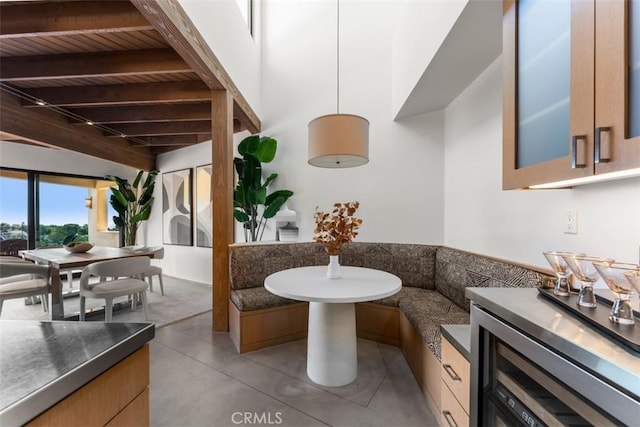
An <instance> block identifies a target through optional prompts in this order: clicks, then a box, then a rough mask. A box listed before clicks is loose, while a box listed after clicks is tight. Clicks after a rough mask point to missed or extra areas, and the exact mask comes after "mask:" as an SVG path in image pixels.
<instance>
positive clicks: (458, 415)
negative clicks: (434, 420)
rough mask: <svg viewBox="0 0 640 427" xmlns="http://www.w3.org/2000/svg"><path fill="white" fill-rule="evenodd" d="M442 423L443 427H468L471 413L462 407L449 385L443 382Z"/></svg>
mask: <svg viewBox="0 0 640 427" xmlns="http://www.w3.org/2000/svg"><path fill="white" fill-rule="evenodd" d="M441 393H442V396H441V402H440V406H441V409H440V424H441V425H442V426H443V427H468V426H469V415H467V413H466V412H465V410H464V409H462V406H460V403H458V400H457V399H456V398H455V397H454V396H453V393H452V392H451V390H449V387H447V385H446V384H445V383H444V381H443V382H442V388H441Z"/></svg>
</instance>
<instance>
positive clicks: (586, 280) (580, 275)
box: [562, 254, 615, 307]
mask: <svg viewBox="0 0 640 427" xmlns="http://www.w3.org/2000/svg"><path fill="white" fill-rule="evenodd" d="M562 258H563V259H564V260H565V262H566V263H567V266H568V267H569V269H570V270H571V272H572V273H573V275H574V276H575V278H576V279H578V280H579V281H580V284H581V286H580V292H579V293H578V305H579V306H582V307H596V305H597V304H596V297H595V295H594V294H593V284H594V283H595V282H596V281H597V280H598V271H597V270H596V268H595V267H594V266H593V262H594V261H596V262H600V263H605V264H611V263H613V262H615V261H614V260H613V259H611V258H598V257H592V256H583V255H573V254H571V255H563V257H562Z"/></svg>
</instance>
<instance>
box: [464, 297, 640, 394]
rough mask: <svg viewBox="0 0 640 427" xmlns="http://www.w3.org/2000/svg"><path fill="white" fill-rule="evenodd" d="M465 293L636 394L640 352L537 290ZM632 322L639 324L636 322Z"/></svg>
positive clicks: (638, 391) (590, 369)
mask: <svg viewBox="0 0 640 427" xmlns="http://www.w3.org/2000/svg"><path fill="white" fill-rule="evenodd" d="M466 297H467V298H469V299H470V300H471V301H472V302H473V303H475V304H477V305H479V306H481V307H483V308H484V309H486V310H487V311H489V312H491V313H492V314H494V315H495V316H497V317H499V318H501V319H502V320H504V321H505V322H507V323H509V324H511V325H512V326H514V327H516V328H517V329H519V330H520V331H522V332H524V333H525V334H527V335H529V336H530V337H532V338H534V339H535V340H537V341H538V342H540V343H542V344H544V345H545V346H547V347H549V348H551V349H553V350H554V351H555V352H556V353H558V354H560V355H562V356H564V357H566V358H568V359H570V360H572V361H573V362H574V363H576V364H578V365H580V366H582V367H583V368H585V369H586V370H588V371H590V372H591V373H592V374H594V375H595V376H597V377H599V378H601V379H602V380H603V381H605V382H607V383H609V384H611V385H613V386H614V387H616V388H618V389H620V390H624V391H625V392H626V393H628V394H629V395H630V396H634V397H635V399H640V353H637V352H635V351H633V350H632V349H631V348H629V347H627V346H625V345H623V344H621V343H619V342H617V341H615V340H614V339H612V338H610V337H608V336H606V335H604V333H602V332H600V331H599V330H597V329H595V328H593V327H592V326H590V325H589V324H587V323H585V322H584V321H582V320H580V319H579V318H577V317H576V316H574V315H572V314H571V313H570V312H569V311H568V310H565V309H563V308H562V307H561V306H560V305H558V304H556V303H554V302H552V301H549V300H547V299H546V298H544V297H543V296H541V295H539V294H538V290H537V289H534V288H518V289H511V288H467V290H466ZM599 308H600V307H599ZM601 308H602V309H603V310H607V309H608V308H606V307H604V306H603V307H601ZM635 327H636V328H640V324H636V325H635Z"/></svg>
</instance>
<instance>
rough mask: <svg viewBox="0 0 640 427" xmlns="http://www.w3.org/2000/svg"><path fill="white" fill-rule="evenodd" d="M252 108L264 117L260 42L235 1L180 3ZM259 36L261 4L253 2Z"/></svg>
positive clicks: (186, 0) (188, 1)
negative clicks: (251, 32) (250, 29)
mask: <svg viewBox="0 0 640 427" xmlns="http://www.w3.org/2000/svg"><path fill="white" fill-rule="evenodd" d="M179 3H180V5H181V6H182V8H183V9H184V10H185V12H186V13H187V15H189V18H190V19H191V21H192V22H193V24H194V25H195V26H196V28H197V29H198V31H199V32H200V34H201V35H202V37H203V38H204V40H206V42H207V44H208V45H209V47H210V48H211V51H212V52H213V53H214V54H215V55H216V57H217V58H218V60H219V61H220V63H221V64H222V66H223V67H224V69H225V70H226V71H227V73H228V74H229V76H230V77H231V80H233V82H234V83H235V85H236V86H237V87H238V89H239V90H240V93H242V96H244V98H245V99H246V100H247V102H248V103H249V105H251V108H252V109H253V110H254V111H255V112H256V114H258V116H261V108H260V95H261V94H260V48H259V46H260V40H259V39H256V38H252V37H251V34H250V33H249V30H248V27H247V24H246V22H245V20H244V18H243V17H242V14H241V13H240V9H239V8H238V5H237V4H236V0H179ZM253 3H254V8H255V9H256V10H255V11H254V14H255V15H257V16H258V19H255V20H254V22H255V24H256V27H255V28H254V33H255V34H259V33H260V19H259V16H260V7H261V6H260V3H261V2H260V1H254V2H253Z"/></svg>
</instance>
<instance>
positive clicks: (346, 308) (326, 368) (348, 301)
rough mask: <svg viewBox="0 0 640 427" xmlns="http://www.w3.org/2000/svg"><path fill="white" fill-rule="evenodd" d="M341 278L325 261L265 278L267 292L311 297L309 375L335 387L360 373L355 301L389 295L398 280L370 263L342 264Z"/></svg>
mask: <svg viewBox="0 0 640 427" xmlns="http://www.w3.org/2000/svg"><path fill="white" fill-rule="evenodd" d="M340 270H341V277H340V278H339V279H329V278H327V275H326V274H327V266H314V267H300V268H292V269H289V270H283V271H279V272H277V273H274V274H272V275H270V276H268V277H267V278H266V279H265V280H264V287H265V288H266V289H267V290H268V291H269V292H271V293H273V294H275V295H279V296H281V297H285V298H290V299H295V300H298V301H309V335H308V342H307V375H308V376H309V378H310V379H311V380H312V381H313V382H315V383H317V384H320V385H324V386H332V387H339V386H343V385H346V384H349V383H350V382H352V381H353V380H354V379H355V378H356V376H357V375H358V353H357V337H356V314H355V305H354V303H356V302H364V301H372V300H376V299H380V298H385V297H388V296H391V295H393V294H395V293H396V292H398V291H399V290H400V289H401V287H402V281H401V280H400V279H399V278H398V277H397V276H394V275H393V274H391V273H387V272H385V271H380V270H374V269H371V268H361V267H346V266H341V267H340Z"/></svg>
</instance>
